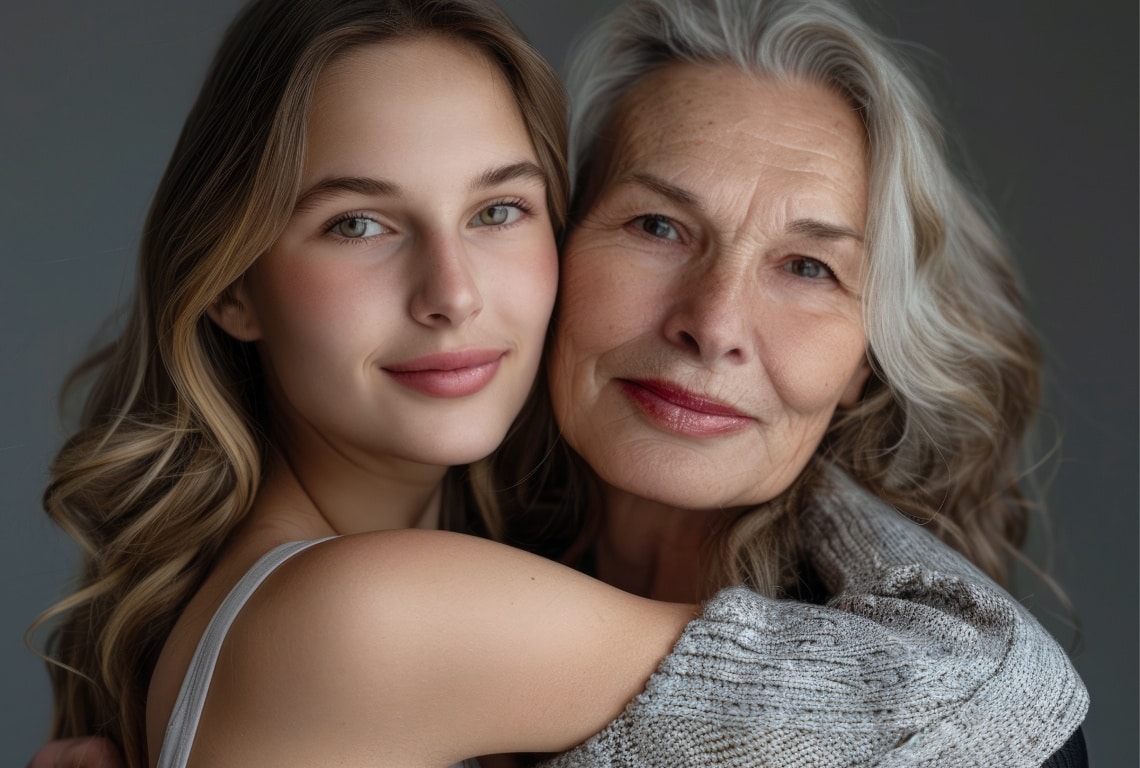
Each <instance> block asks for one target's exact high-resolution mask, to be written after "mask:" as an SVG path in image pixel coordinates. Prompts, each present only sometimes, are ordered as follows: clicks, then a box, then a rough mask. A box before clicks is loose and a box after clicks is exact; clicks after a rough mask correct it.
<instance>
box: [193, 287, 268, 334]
mask: <svg viewBox="0 0 1140 768" xmlns="http://www.w3.org/2000/svg"><path fill="white" fill-rule="evenodd" d="M206 315H207V316H209V318H210V319H211V320H213V321H214V324H215V325H216V326H218V327H219V328H221V329H222V330H223V331H225V332H226V333H228V334H229V335H230V336H232V337H234V338H235V339H237V340H238V341H257V340H258V339H260V338H261V324H260V323H259V322H258V319H257V313H256V312H255V311H254V308H253V302H252V301H250V297H249V291H248V290H247V289H246V287H245V276H244V275H243V276H242V277H239V278H238V279H237V280H235V281H234V282H233V283H232V284H231V285H230V286H229V287H228V288H226V289H225V290H224V291H222V293H221V294H220V295H219V296H218V298H216V299H214V301H213V303H212V304H210V306H209V307H208V308H207V309H206Z"/></svg>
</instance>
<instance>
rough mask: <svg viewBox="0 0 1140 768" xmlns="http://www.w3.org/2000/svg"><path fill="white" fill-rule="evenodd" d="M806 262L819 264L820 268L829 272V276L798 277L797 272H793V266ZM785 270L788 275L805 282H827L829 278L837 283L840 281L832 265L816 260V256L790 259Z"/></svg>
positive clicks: (785, 265) (785, 264)
mask: <svg viewBox="0 0 1140 768" xmlns="http://www.w3.org/2000/svg"><path fill="white" fill-rule="evenodd" d="M804 262H811V263H814V264H818V265H819V266H820V267H822V268H823V269H824V270H825V271H826V272H827V274H826V275H823V276H821V277H804V276H803V275H797V274H796V273H795V272H793V271H792V266H793V265H795V264H800V263H804ZM784 270H785V271H786V272H787V273H788V274H790V275H791V276H792V277H798V278H801V279H804V280H826V279H828V278H830V279H831V280H836V281H838V280H839V277H838V276H837V275H836V274H835V270H834V269H832V268H831V265H830V264H828V263H827V262H826V261H824V260H823V259H819V258H816V257H815V256H796V257H795V258H792V259H788V260H787V261H786V262H784Z"/></svg>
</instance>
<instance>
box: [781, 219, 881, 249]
mask: <svg viewBox="0 0 1140 768" xmlns="http://www.w3.org/2000/svg"><path fill="white" fill-rule="evenodd" d="M785 229H786V230H787V232H788V234H791V235H804V236H806V237H811V238H815V239H817V240H846V239H850V240H855V241H856V242H860V243H861V242H863V236H862V235H860V234H859V233H858V232H856V231H855V230H853V229H851V228H850V227H844V226H840V225H838V224H829V223H827V222H826V221H820V220H819V219H796V220H795V221H792V222H789V223H788V226H787V227H785Z"/></svg>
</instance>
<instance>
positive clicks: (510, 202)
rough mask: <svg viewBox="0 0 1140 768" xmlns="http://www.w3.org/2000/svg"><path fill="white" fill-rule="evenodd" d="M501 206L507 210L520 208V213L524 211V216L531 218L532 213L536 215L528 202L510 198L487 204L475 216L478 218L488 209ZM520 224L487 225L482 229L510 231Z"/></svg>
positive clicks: (515, 222)
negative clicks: (509, 229)
mask: <svg viewBox="0 0 1140 768" xmlns="http://www.w3.org/2000/svg"><path fill="white" fill-rule="evenodd" d="M500 206H502V207H507V208H518V209H519V210H520V211H522V213H523V215H524V216H530V215H531V214H532V213H534V208H533V207H532V206H531V205H530V203H528V202H527V201H526V200H523V199H522V198H519V197H508V198H504V199H502V200H495V201H493V202H490V203H487V204H486V205H483V206H480V207H479V210H477V211H475V216H478V215H479V214H480V213H482V212H483V211H485V210H487V209H488V208H498V207H500ZM475 216H472V217H471V218H475ZM518 223H519V222H518V221H512V222H510V223H509V224H485V225H483V226H482V227H481V229H508V228H510V227H513V226H514V225H515V224H518Z"/></svg>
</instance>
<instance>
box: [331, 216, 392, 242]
mask: <svg viewBox="0 0 1140 768" xmlns="http://www.w3.org/2000/svg"><path fill="white" fill-rule="evenodd" d="M383 229H384V228H383V227H382V226H380V224H379V223H378V222H375V221H373V220H372V219H367V218H365V217H363V216H350V217H349V218H347V219H341V220H340V221H338V222H337V223H335V224H333V225H332V226H331V227H329V231H330V232H332V233H333V234H334V235H340V236H341V237H343V238H345V239H348V240H360V239H363V238H365V237H372V236H373V235H378V234H380V233H381V232H382V231H383Z"/></svg>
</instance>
